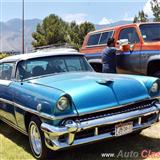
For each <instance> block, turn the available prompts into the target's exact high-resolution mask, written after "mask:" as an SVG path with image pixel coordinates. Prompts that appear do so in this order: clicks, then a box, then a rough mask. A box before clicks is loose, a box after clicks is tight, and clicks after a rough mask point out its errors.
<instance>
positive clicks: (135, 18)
mask: <svg viewBox="0 0 160 160" xmlns="http://www.w3.org/2000/svg"><path fill="white" fill-rule="evenodd" d="M137 22H139V20H138V17H137V16H136V15H135V17H134V19H133V23H137Z"/></svg>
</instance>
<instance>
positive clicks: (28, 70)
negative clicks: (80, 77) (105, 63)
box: [16, 55, 93, 79]
mask: <svg viewBox="0 0 160 160" xmlns="http://www.w3.org/2000/svg"><path fill="white" fill-rule="evenodd" d="M88 71H93V69H92V67H91V66H90V65H89V64H88V63H87V61H86V59H85V58H84V57H83V56H77V55H76V56H73V55H72V56H71V55H69V56H52V57H41V58H36V59H35V58H34V59H29V60H26V61H21V62H19V63H18V67H17V73H16V77H17V79H28V78H32V77H37V76H44V75H49V74H56V73H62V72H88Z"/></svg>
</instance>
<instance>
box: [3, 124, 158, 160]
mask: <svg viewBox="0 0 160 160" xmlns="http://www.w3.org/2000/svg"><path fill="white" fill-rule="evenodd" d="M143 149H147V150H152V151H153V152H160V123H157V124H155V125H153V126H152V127H151V128H148V129H145V130H143V131H142V132H141V134H140V135H126V136H123V137H119V138H116V139H111V140H105V141H102V142H98V143H94V144H89V145H85V146H81V147H77V148H74V149H69V150H64V151H58V152H57V153H55V154H54V156H52V155H51V156H50V158H51V159H54V160H91V159H92V160H106V159H109V158H102V156H101V153H115V155H117V153H119V151H120V150H122V151H123V153H124V152H131V151H134V152H138V153H139V155H140V153H141V151H142V150H143ZM33 159H34V158H33V157H32V154H31V151H30V147H29V143H28V137H26V136H24V135H22V134H21V133H19V132H18V131H16V130H14V129H13V128H11V127H9V126H7V125H6V124H4V123H1V124H0V160H33ZM110 159H111V158H110ZM112 159H113V158H112ZM119 159H122V158H119ZM126 159H130V158H126ZM132 159H134V158H132ZM136 159H142V158H141V156H139V158H136ZM147 159H148V160H151V159H152V160H153V159H154V158H147ZM159 159H160V157H159ZM157 160H158V158H157Z"/></svg>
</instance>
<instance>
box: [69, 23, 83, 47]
mask: <svg viewBox="0 0 160 160" xmlns="http://www.w3.org/2000/svg"><path fill="white" fill-rule="evenodd" d="M66 42H67V43H68V44H70V45H71V46H73V47H74V48H75V49H77V50H78V49H79V48H80V47H81V46H80V40H79V25H77V24H76V22H75V21H73V22H71V23H70V24H69V25H68V30H67V34H66Z"/></svg>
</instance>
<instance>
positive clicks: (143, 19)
mask: <svg viewBox="0 0 160 160" xmlns="http://www.w3.org/2000/svg"><path fill="white" fill-rule="evenodd" d="M139 21H140V22H147V21H148V15H147V14H145V13H144V11H143V10H142V11H139Z"/></svg>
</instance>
